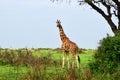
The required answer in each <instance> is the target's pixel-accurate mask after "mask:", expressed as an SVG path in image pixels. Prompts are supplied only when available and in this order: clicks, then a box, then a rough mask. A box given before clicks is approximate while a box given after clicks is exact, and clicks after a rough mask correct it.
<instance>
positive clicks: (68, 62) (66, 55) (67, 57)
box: [66, 55, 70, 68]
mask: <svg viewBox="0 0 120 80" xmlns="http://www.w3.org/2000/svg"><path fill="white" fill-rule="evenodd" d="M66 57H67V62H68V68H70V63H69V56H68V55H66Z"/></svg>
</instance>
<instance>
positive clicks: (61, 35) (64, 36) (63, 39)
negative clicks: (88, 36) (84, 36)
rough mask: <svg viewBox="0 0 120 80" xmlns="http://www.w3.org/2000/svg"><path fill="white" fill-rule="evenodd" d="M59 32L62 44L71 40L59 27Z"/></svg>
mask: <svg viewBox="0 0 120 80" xmlns="http://www.w3.org/2000/svg"><path fill="white" fill-rule="evenodd" d="M59 32H60V38H61V41H62V43H64V42H65V41H66V40H69V38H68V37H67V36H66V35H65V33H64V30H63V28H62V26H60V27H59Z"/></svg>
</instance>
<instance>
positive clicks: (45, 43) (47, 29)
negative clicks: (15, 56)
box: [0, 0, 113, 49]
mask: <svg viewBox="0 0 120 80" xmlns="http://www.w3.org/2000/svg"><path fill="white" fill-rule="evenodd" d="M57 19H59V20H60V21H61V25H62V26H63V29H64V32H65V34H66V35H67V36H68V37H69V39H70V40H71V41H73V42H75V43H76V44H77V45H78V46H79V48H86V49H96V48H97V47H98V46H99V41H100V40H101V39H102V38H104V37H105V36H106V34H107V33H108V34H110V35H113V33H112V31H111V29H110V27H109V25H108V24H107V22H106V21H105V20H104V18H103V17H102V16H101V15H100V14H98V13H97V12H96V11H94V10H93V9H92V8H91V7H89V6H88V5H86V4H85V5H82V6H80V5H79V4H78V3H77V0H73V1H72V2H71V3H68V2H67V1H63V2H61V1H59V2H55V3H52V2H51V1H50V0H0V47H2V48H25V47H27V48H59V47H61V44H62V43H61V40H60V36H59V30H58V28H57V27H56V20H57Z"/></svg>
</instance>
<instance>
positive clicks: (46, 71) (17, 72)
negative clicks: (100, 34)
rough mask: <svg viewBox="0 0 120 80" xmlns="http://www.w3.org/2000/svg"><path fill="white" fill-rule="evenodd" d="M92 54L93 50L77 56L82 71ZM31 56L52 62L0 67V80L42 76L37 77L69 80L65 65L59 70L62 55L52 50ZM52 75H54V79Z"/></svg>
mask: <svg viewBox="0 0 120 80" xmlns="http://www.w3.org/2000/svg"><path fill="white" fill-rule="evenodd" d="M93 54H94V51H93V50H87V51H86V54H79V56H80V59H81V65H80V66H81V68H82V69H83V70H84V68H85V66H86V65H87V64H88V63H89V61H90V60H92V56H93ZM32 55H33V56H35V57H43V58H44V57H47V58H50V61H52V62H51V63H50V64H44V65H39V64H36V65H34V66H27V67H26V66H23V65H19V66H12V65H10V64H8V65H0V80H25V79H26V78H32V79H34V80H36V77H37V76H38V77H39V76H43V77H39V78H40V79H42V80H46V79H47V78H49V80H56V79H57V78H59V80H62V79H63V78H64V77H66V79H69V77H70V76H71V75H70V74H69V73H71V71H69V70H68V69H67V65H65V66H66V67H65V69H62V68H61V62H62V53H58V52H57V51H53V50H40V51H34V52H32ZM69 57H70V59H71V55H69ZM53 75H55V76H54V78H53ZM67 76H69V77H67ZM32 79H31V80H32Z"/></svg>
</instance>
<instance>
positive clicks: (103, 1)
mask: <svg viewBox="0 0 120 80" xmlns="http://www.w3.org/2000/svg"><path fill="white" fill-rule="evenodd" d="M101 3H102V4H103V5H104V6H105V7H106V9H107V13H108V16H109V17H112V14H111V11H110V9H111V7H110V6H109V5H107V4H106V2H105V0H101Z"/></svg>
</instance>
